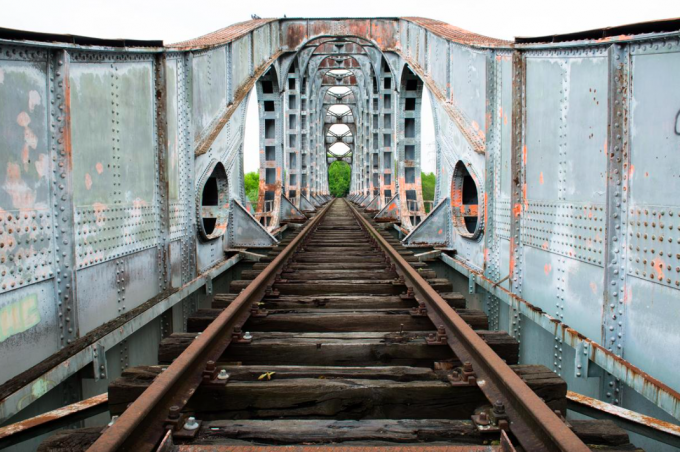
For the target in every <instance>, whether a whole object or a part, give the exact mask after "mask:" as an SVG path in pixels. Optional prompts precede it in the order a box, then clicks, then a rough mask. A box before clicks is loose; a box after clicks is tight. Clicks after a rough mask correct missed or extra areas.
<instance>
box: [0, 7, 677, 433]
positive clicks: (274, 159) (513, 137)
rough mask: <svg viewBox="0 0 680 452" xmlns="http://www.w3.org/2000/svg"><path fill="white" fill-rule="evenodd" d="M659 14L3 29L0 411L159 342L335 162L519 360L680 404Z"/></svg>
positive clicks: (144, 357) (380, 220) (665, 409)
mask: <svg viewBox="0 0 680 452" xmlns="http://www.w3.org/2000/svg"><path fill="white" fill-rule="evenodd" d="M679 30H680V21H678V20H668V21H661V22H654V23H643V24H633V25H626V26H620V27H614V28H609V29H599V30H590V31H584V32H578V33H573V34H568V35H555V36H546V37H537V38H517V39H515V40H514V41H504V40H500V39H494V38H489V37H485V36H481V35H478V34H475V33H472V32H469V31H466V30H463V29H460V28H457V27H454V26H452V25H448V24H445V23H443V22H440V21H437V20H431V19H424V18H417V17H402V18H351V19H349V18H316V19H307V18H284V19H255V20H251V21H247V22H242V23H238V24H235V25H232V26H229V27H227V28H224V29H221V30H218V31H216V32H214V33H210V34H208V35H205V36H202V37H200V38H196V39H192V40H189V41H185V42H180V43H175V44H170V45H164V44H163V43H162V42H161V41H134V40H100V39H96V38H86V37H80V36H70V35H51V34H40V33H31V32H19V31H15V30H0V137H2V140H1V141H0V149H1V151H2V152H0V274H1V282H0V362H2V363H3V364H5V365H3V366H0V383H2V386H0V420H2V421H4V422H6V423H7V422H9V423H11V422H14V421H17V420H19V419H23V418H26V417H28V416H29V415H35V414H39V413H43V412H45V411H48V410H50V409H52V408H55V407H57V406H62V405H63V404H69V403H73V402H77V401H80V400H83V399H87V398H88V397H91V396H94V395H96V394H100V393H102V392H105V391H106V388H107V385H108V383H109V382H110V381H111V380H112V379H113V378H115V377H117V376H119V375H120V374H121V372H122V371H123V370H124V369H125V368H127V367H130V366H134V365H141V364H145V363H149V362H156V357H155V350H154V347H151V346H147V345H143V344H157V343H158V342H159V340H161V339H162V338H166V337H168V336H169V335H171V334H172V333H173V332H181V331H186V325H187V319H189V318H190V317H191V315H192V314H193V313H194V312H195V311H196V310H197V309H198V308H199V307H200V306H201V303H202V300H204V298H205V296H206V294H207V295H210V294H212V293H213V290H217V287H216V286H219V284H218V283H215V286H213V280H215V281H218V280H219V278H218V277H219V276H220V275H222V274H226V272H227V271H228V270H229V269H231V268H232V267H234V265H236V264H237V263H239V262H245V261H247V260H251V259H253V258H254V257H253V256H257V255H258V254H257V252H258V249H262V250H264V249H271V248H272V247H274V248H276V247H277V246H278V247H279V248H281V247H280V246H279V242H280V241H281V240H282V237H283V236H284V235H285V233H286V231H291V230H293V229H294V228H295V227H296V224H297V223H300V224H301V223H306V224H309V223H308V222H309V221H310V220H308V218H309V217H313V215H316V214H318V213H319V212H320V211H321V209H323V208H325V207H323V206H327V205H328V204H327V203H328V202H329V201H330V199H331V197H330V195H329V192H328V166H329V165H330V164H331V163H332V162H334V161H337V160H340V161H344V162H346V163H348V164H349V165H350V166H351V187H350V195H349V197H348V199H349V201H351V202H352V203H353V204H354V205H356V206H357V207H356V208H359V209H361V212H363V213H366V214H368V215H367V216H368V217H370V219H371V221H374V222H375V224H376V225H380V226H381V227H387V228H390V229H392V230H394V229H396V231H394V233H395V234H397V235H398V238H399V246H403V247H405V248H411V249H413V250H414V252H416V253H420V254H421V255H423V256H424V257H423V258H427V259H434V260H436V261H437V262H438V263H439V264H441V265H442V268H446V271H448V272H449V274H450V279H451V280H452V281H454V283H455V284H458V285H459V286H460V285H462V286H464V287H465V290H466V297H467V296H468V295H469V297H468V302H469V303H470V302H474V303H475V304H476V306H478V307H479V308H480V309H482V310H483V311H484V312H485V313H486V315H487V316H488V320H489V328H490V329H492V330H504V331H507V332H508V333H509V334H510V335H511V336H512V337H513V338H515V339H516V340H517V342H518V343H519V356H520V360H521V362H528V363H540V364H542V365H545V366H547V367H548V368H550V369H551V370H553V371H554V372H555V373H556V374H557V375H558V376H560V377H561V378H563V379H565V380H566V381H567V382H568V383H569V385H570V388H572V387H573V388H577V389H576V391H577V392H579V393H582V394H585V395H587V396H590V397H593V398H597V399H600V400H602V401H604V402H607V403H609V404H611V406H614V407H625V408H628V409H631V410H634V411H637V412H640V413H643V414H648V415H651V416H654V417H657V418H660V419H663V420H666V421H669V422H671V423H677V421H678V419H680V394H679V393H678V390H680V377H679V376H678V375H679V374H678V372H677V369H679V368H680V354H678V353H677V349H678V348H679V347H680V331H679V330H678V328H677V319H678V314H679V313H680V311H679V308H678V305H677V304H676V303H678V302H680V292H678V289H679V288H680V234H678V231H680V200H679V198H678V196H677V195H676V194H677V192H678V189H679V188H680V182H678V178H679V174H680V83H678V74H680V32H679ZM425 88H427V89H425ZM424 92H427V93H429V94H427V95H429V96H430V100H431V104H432V115H433V118H434V124H435V136H436V143H435V144H436V168H437V171H436V189H435V196H434V201H433V206H432V208H431V209H427V210H428V212H427V213H426V209H425V204H426V201H425V200H424V199H423V194H422V188H421V147H422V143H421V139H420V137H421V125H422V120H421V117H422V111H421V106H422V98H423V95H424V94H423V93H424ZM250 96H256V100H257V106H258V110H259V147H258V152H259V159H260V169H259V193H258V199H257V203H256V205H251V204H250V202H249V201H248V199H247V198H246V196H245V191H244V174H243V155H244V152H255V150H254V149H244V147H243V138H244V130H245V115H246V105H247V104H248V99H249V97H250ZM353 209H354V207H353ZM297 227H299V226H297ZM371 227H373V226H371ZM291 253H292V251H291ZM223 284H225V283H223ZM471 300H472V301H471ZM591 408H592V407H591ZM649 423H652V422H651V421H650V422H649ZM668 428H669V429H672V427H668ZM673 435H675V439H674V440H669V439H668V438H666V441H670V442H671V443H672V442H673V441H677V436H678V433H677V432H675V433H673V434H672V435H671V436H673ZM0 439H1V438H0ZM674 444H676V445H677V442H676V443H674Z"/></svg>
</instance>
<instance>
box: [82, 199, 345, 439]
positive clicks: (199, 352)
mask: <svg viewBox="0 0 680 452" xmlns="http://www.w3.org/2000/svg"><path fill="white" fill-rule="evenodd" d="M332 203H333V201H331V202H330V203H328V204H327V205H326V206H325V207H324V208H323V209H322V210H321V211H320V212H319V214H318V215H316V216H315V217H314V218H312V219H311V220H309V223H307V225H306V226H305V227H304V229H303V230H302V231H301V232H300V234H298V235H297V236H296V237H295V238H294V239H293V240H292V241H291V243H290V244H289V245H288V246H287V247H286V248H285V249H284V250H283V251H281V253H280V254H279V255H278V256H276V258H275V259H274V260H273V261H272V262H271V263H270V264H269V265H268V266H267V268H265V269H264V270H263V271H262V273H260V274H259V275H258V276H257V277H256V278H255V279H254V280H253V282H252V283H251V284H250V285H249V286H248V287H246V288H245V289H244V290H243V291H241V293H240V294H239V295H238V296H237V297H236V299H235V300H234V301H233V302H232V303H231V304H230V305H229V307H227V308H226V309H225V310H224V311H222V313H221V314H220V315H219V316H218V317H217V318H216V319H215V320H214V321H213V322H212V323H211V324H210V325H209V326H208V327H207V328H206V329H205V331H203V333H202V334H201V335H200V336H198V337H197V338H196V340H194V341H193V342H192V343H191V345H190V346H189V347H188V348H187V349H186V350H185V351H184V352H183V353H182V354H181V355H180V356H179V357H178V358H177V359H176V360H175V361H174V362H173V363H172V364H171V365H170V366H169V367H168V368H167V369H166V370H165V371H164V372H162V373H161V374H160V375H159V376H158V377H157V378H156V379H155V380H154V381H153V383H152V384H151V386H149V388H147V389H146V391H144V393H143V394H142V395H141V396H139V397H138V398H137V400H135V401H134V402H133V403H132V404H131V405H130V406H129V407H128V408H127V409H126V410H125V412H124V413H123V414H122V415H121V416H120V418H119V419H118V420H117V421H116V423H115V424H113V425H112V426H111V427H110V428H108V429H106V430H105V431H104V433H103V434H102V435H101V436H100V437H99V439H98V440H97V441H96V442H95V443H94V444H93V445H92V446H91V447H90V448H89V449H88V450H89V451H95V452H108V451H121V450H122V451H135V452H142V451H152V450H154V449H155V447H156V445H157V444H158V443H159V442H160V441H161V439H162V438H163V435H164V433H165V429H166V427H165V425H166V421H167V418H168V414H169V412H170V407H173V406H176V407H179V408H180V409H181V408H182V407H184V406H185V405H186V403H187V402H188V401H189V398H190V397H191V396H192V395H193V393H194V392H195V391H196V388H197V387H198V386H199V384H201V381H202V379H203V372H204V370H206V365H207V363H208V361H213V362H214V361H217V360H218V358H219V357H220V356H221V355H222V352H224V350H225V349H226V348H227V346H228V345H229V344H230V343H231V340H232V333H233V332H234V328H235V327H241V326H242V325H243V324H244V323H245V322H246V320H247V319H248V317H249V316H250V310H251V308H253V303H257V302H259V301H260V300H261V299H262V297H263V296H264V294H265V291H266V290H267V287H268V286H271V284H273V283H274V280H275V279H276V277H277V274H279V273H280V271H281V269H282V268H283V267H284V265H285V264H286V262H287V261H288V258H290V256H292V255H293V253H294V252H295V250H296V249H297V247H298V246H299V245H300V244H301V243H302V241H303V240H304V238H305V237H306V236H307V235H308V234H309V233H310V232H311V231H312V230H313V229H314V228H315V227H316V225H318V224H319V221H320V220H321V219H322V218H323V217H324V215H325V214H326V212H328V208H329V207H330V206H331V205H332Z"/></svg>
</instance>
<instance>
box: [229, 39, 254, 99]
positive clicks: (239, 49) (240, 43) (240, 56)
mask: <svg viewBox="0 0 680 452" xmlns="http://www.w3.org/2000/svg"><path fill="white" fill-rule="evenodd" d="M250 47H251V42H250V37H249V36H246V37H244V38H241V39H238V40H236V41H234V42H232V43H231V77H232V78H231V80H232V84H231V86H232V87H233V88H232V90H236V89H237V88H238V87H239V86H241V84H243V82H244V81H245V80H246V79H247V78H248V77H250V54H251V52H250Z"/></svg>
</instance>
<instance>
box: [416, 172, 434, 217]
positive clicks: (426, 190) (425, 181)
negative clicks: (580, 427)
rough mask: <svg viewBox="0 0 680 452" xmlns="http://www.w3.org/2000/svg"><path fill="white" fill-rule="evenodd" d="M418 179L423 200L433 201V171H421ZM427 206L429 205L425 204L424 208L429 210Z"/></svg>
mask: <svg viewBox="0 0 680 452" xmlns="http://www.w3.org/2000/svg"><path fill="white" fill-rule="evenodd" d="M420 180H421V182H422V186H423V201H433V200H434V185H435V183H436V180H437V178H436V177H435V175H434V173H422V174H421V175H420ZM429 207H430V206H429V205H426V210H429Z"/></svg>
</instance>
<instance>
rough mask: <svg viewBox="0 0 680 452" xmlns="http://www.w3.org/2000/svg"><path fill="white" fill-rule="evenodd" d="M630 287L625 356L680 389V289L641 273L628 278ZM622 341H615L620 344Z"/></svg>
mask: <svg viewBox="0 0 680 452" xmlns="http://www.w3.org/2000/svg"><path fill="white" fill-rule="evenodd" d="M627 288H628V293H627V294H626V295H625V303H626V316H625V317H624V320H625V325H624V328H623V331H625V341H624V342H623V345H625V352H624V357H625V359H626V360H627V361H630V362H632V363H635V365H636V366H638V367H640V368H641V369H646V371H648V372H649V373H650V374H651V375H652V376H653V377H655V378H658V379H660V380H661V381H663V382H664V383H666V384H667V385H669V386H670V387H672V388H673V389H675V390H676V391H677V390H680V378H678V372H677V370H678V369H679V368H680V354H679V353H678V350H679V349H680V335H678V334H677V331H678V319H677V312H678V308H677V304H678V295H677V294H678V292H677V290H675V289H674V288H671V287H664V286H660V285H658V284H650V283H649V281H645V280H643V279H640V278H637V277H631V278H628V282H627ZM619 340H620V339H619ZM619 343H621V342H617V343H615V344H612V345H613V347H617V346H618V345H619Z"/></svg>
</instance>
